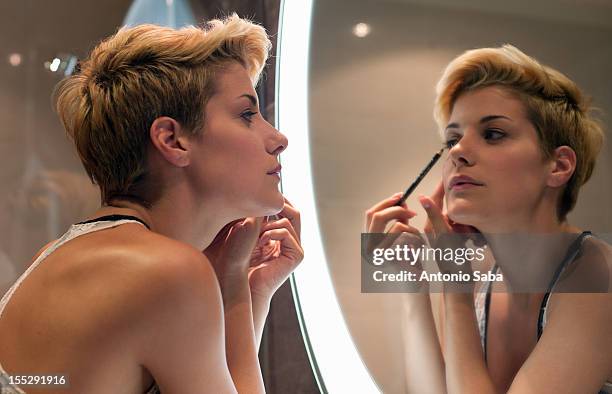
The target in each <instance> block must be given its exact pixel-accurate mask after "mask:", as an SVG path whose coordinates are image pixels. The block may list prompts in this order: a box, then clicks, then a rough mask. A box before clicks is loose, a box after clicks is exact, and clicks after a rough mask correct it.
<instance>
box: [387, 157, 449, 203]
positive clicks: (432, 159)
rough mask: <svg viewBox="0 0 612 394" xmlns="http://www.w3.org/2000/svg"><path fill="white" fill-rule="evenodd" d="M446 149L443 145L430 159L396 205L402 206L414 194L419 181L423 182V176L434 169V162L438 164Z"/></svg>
mask: <svg viewBox="0 0 612 394" xmlns="http://www.w3.org/2000/svg"><path fill="white" fill-rule="evenodd" d="M445 149H446V147H443V148H442V149H440V150H439V151H438V152H437V153H436V154H435V155H434V156H433V157H432V158H431V160H430V161H429V163H427V166H425V168H423V171H421V173H420V174H419V176H418V177H417V179H415V180H414V182H412V185H410V187H409V188H408V189H406V191H405V192H404V194H402V197H401V198H400V199H399V200H398V201H397V202H396V203H395V204H394V206H400V205H402V204H403V203H404V202H405V201H406V199H407V198H408V197H409V196H410V195H411V194H412V192H413V191H414V189H416V187H417V186H419V183H421V181H422V180H423V178H425V175H427V173H428V172H429V171H430V170H431V169H432V167H433V166H434V164H436V162H437V161H438V159H439V158H440V157H441V156H442V153H443V152H444V150H445Z"/></svg>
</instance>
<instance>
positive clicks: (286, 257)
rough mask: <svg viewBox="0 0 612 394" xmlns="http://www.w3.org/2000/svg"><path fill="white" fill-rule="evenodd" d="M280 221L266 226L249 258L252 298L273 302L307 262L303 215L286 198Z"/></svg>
mask: <svg viewBox="0 0 612 394" xmlns="http://www.w3.org/2000/svg"><path fill="white" fill-rule="evenodd" d="M278 217H279V219H278V220H268V221H267V222H264V223H263V224H262V226H261V229H260V231H259V240H258V241H257V244H256V245H254V246H255V248H254V249H252V253H251V255H250V263H249V269H248V277H249V286H250V288H251V294H252V295H253V296H257V297H261V298H262V299H270V298H271V297H272V296H273V295H274V293H275V292H276V290H277V289H278V288H279V287H280V286H281V285H282V284H283V282H285V280H286V279H287V277H289V274H291V272H293V270H294V269H295V268H296V267H297V266H298V264H299V263H300V262H301V261H302V259H303V258H304V250H303V249H302V245H301V243H300V229H301V225H300V213H299V212H298V211H297V209H295V208H294V207H293V205H291V203H290V202H289V201H288V200H287V199H286V198H285V206H284V207H283V210H282V211H281V212H280V213H279V214H278Z"/></svg>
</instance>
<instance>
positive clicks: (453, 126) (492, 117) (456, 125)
mask: <svg viewBox="0 0 612 394" xmlns="http://www.w3.org/2000/svg"><path fill="white" fill-rule="evenodd" d="M495 119H506V120H510V121H511V120H512V119H511V118H509V117H507V116H504V115H487V116H484V117H482V118H480V121H479V122H478V123H480V124H483V123H486V122H489V121H491V120H495ZM459 128H460V126H459V123H449V124H448V125H447V126H446V129H445V130H448V129H459Z"/></svg>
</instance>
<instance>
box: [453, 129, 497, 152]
mask: <svg viewBox="0 0 612 394" xmlns="http://www.w3.org/2000/svg"><path fill="white" fill-rule="evenodd" d="M506 136H507V134H506V133H505V132H504V131H503V130H501V129H494V128H488V129H485V130H483V132H482V138H483V139H484V140H486V141H487V142H488V143H495V142H497V141H500V140H502V139H504V138H505V137H506ZM460 139H461V136H460V135H453V136H451V137H449V138H448V139H447V140H446V141H445V142H444V143H443V144H442V145H443V147H445V148H447V149H451V148H452V147H453V146H455V145H457V143H458V142H459V140H460Z"/></svg>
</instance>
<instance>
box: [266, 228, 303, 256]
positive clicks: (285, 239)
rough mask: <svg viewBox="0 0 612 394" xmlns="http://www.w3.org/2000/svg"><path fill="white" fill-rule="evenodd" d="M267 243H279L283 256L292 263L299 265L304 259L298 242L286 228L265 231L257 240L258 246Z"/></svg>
mask: <svg viewBox="0 0 612 394" xmlns="http://www.w3.org/2000/svg"><path fill="white" fill-rule="evenodd" d="M269 241H280V243H281V248H282V252H283V254H285V256H286V257H288V258H290V259H291V260H292V261H294V262H296V263H299V262H300V261H302V258H303V257H304V251H303V250H302V246H301V245H300V243H299V242H298V240H297V239H296V238H295V237H294V236H293V235H292V234H291V232H290V231H289V230H288V229H287V228H278V229H273V230H267V231H265V232H264V233H263V234H262V235H261V238H260V239H259V242H260V245H265V244H266V243H268V242H269Z"/></svg>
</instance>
